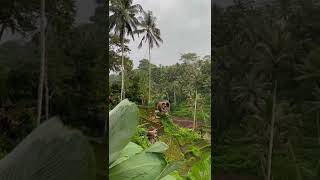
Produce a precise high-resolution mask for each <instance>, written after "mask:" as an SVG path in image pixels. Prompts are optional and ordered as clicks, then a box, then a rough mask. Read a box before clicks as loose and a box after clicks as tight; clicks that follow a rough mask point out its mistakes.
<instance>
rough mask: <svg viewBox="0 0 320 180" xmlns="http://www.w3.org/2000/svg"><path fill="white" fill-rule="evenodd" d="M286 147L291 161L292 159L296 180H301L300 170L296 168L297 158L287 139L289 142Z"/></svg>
mask: <svg viewBox="0 0 320 180" xmlns="http://www.w3.org/2000/svg"><path fill="white" fill-rule="evenodd" d="M288 146H289V150H290V153H291V156H292V159H293V161H294V164H295V168H296V173H297V179H298V180H301V179H302V176H301V172H300V168H299V166H298V164H297V158H296V155H295V154H294V151H293V147H292V144H291V141H290V139H289V141H288Z"/></svg>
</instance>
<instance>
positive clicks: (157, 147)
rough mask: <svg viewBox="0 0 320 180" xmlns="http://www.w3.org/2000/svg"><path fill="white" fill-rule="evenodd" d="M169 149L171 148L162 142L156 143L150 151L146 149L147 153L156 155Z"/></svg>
mask: <svg viewBox="0 0 320 180" xmlns="http://www.w3.org/2000/svg"><path fill="white" fill-rule="evenodd" d="M168 148H169V146H168V145H167V144H166V143H164V142H161V141H157V142H156V143H154V144H152V145H151V146H150V147H149V148H148V149H146V150H145V151H146V152H155V153H162V152H164V151H166V150H167V149H168Z"/></svg>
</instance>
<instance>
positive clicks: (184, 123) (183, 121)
mask: <svg viewBox="0 0 320 180" xmlns="http://www.w3.org/2000/svg"><path fill="white" fill-rule="evenodd" d="M172 122H174V123H175V124H177V125H178V126H179V127H184V128H189V129H192V128H193V120H192V119H190V118H185V117H175V116H174V117H172ZM201 125H202V122H201V121H200V122H199V121H196V128H198V127H200V126H201Z"/></svg>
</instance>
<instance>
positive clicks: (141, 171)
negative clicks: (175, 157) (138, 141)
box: [109, 152, 166, 180]
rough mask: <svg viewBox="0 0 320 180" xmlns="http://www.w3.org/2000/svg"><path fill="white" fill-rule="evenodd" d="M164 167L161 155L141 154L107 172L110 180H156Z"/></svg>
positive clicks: (164, 163) (164, 162)
mask: <svg viewBox="0 0 320 180" xmlns="http://www.w3.org/2000/svg"><path fill="white" fill-rule="evenodd" d="M165 166H166V161H165V159H164V158H163V156H162V155H161V154H158V153H149V152H141V153H139V154H137V155H135V156H133V157H131V158H130V159H128V160H126V161H123V162H122V163H120V164H118V165H117V166H114V167H113V168H111V169H110V170H109V178H110V180H151V179H156V178H157V177H158V176H159V174H160V173H161V172H162V170H163V169H164V167H165Z"/></svg>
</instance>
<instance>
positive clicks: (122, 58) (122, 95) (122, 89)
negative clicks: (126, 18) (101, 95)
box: [121, 38, 124, 101]
mask: <svg viewBox="0 0 320 180" xmlns="http://www.w3.org/2000/svg"><path fill="white" fill-rule="evenodd" d="M123 41H124V38H122V39H121V51H122V56H121V101H122V100H123V99H124V57H123V55H124V52H123V51H124V45H123Z"/></svg>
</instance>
